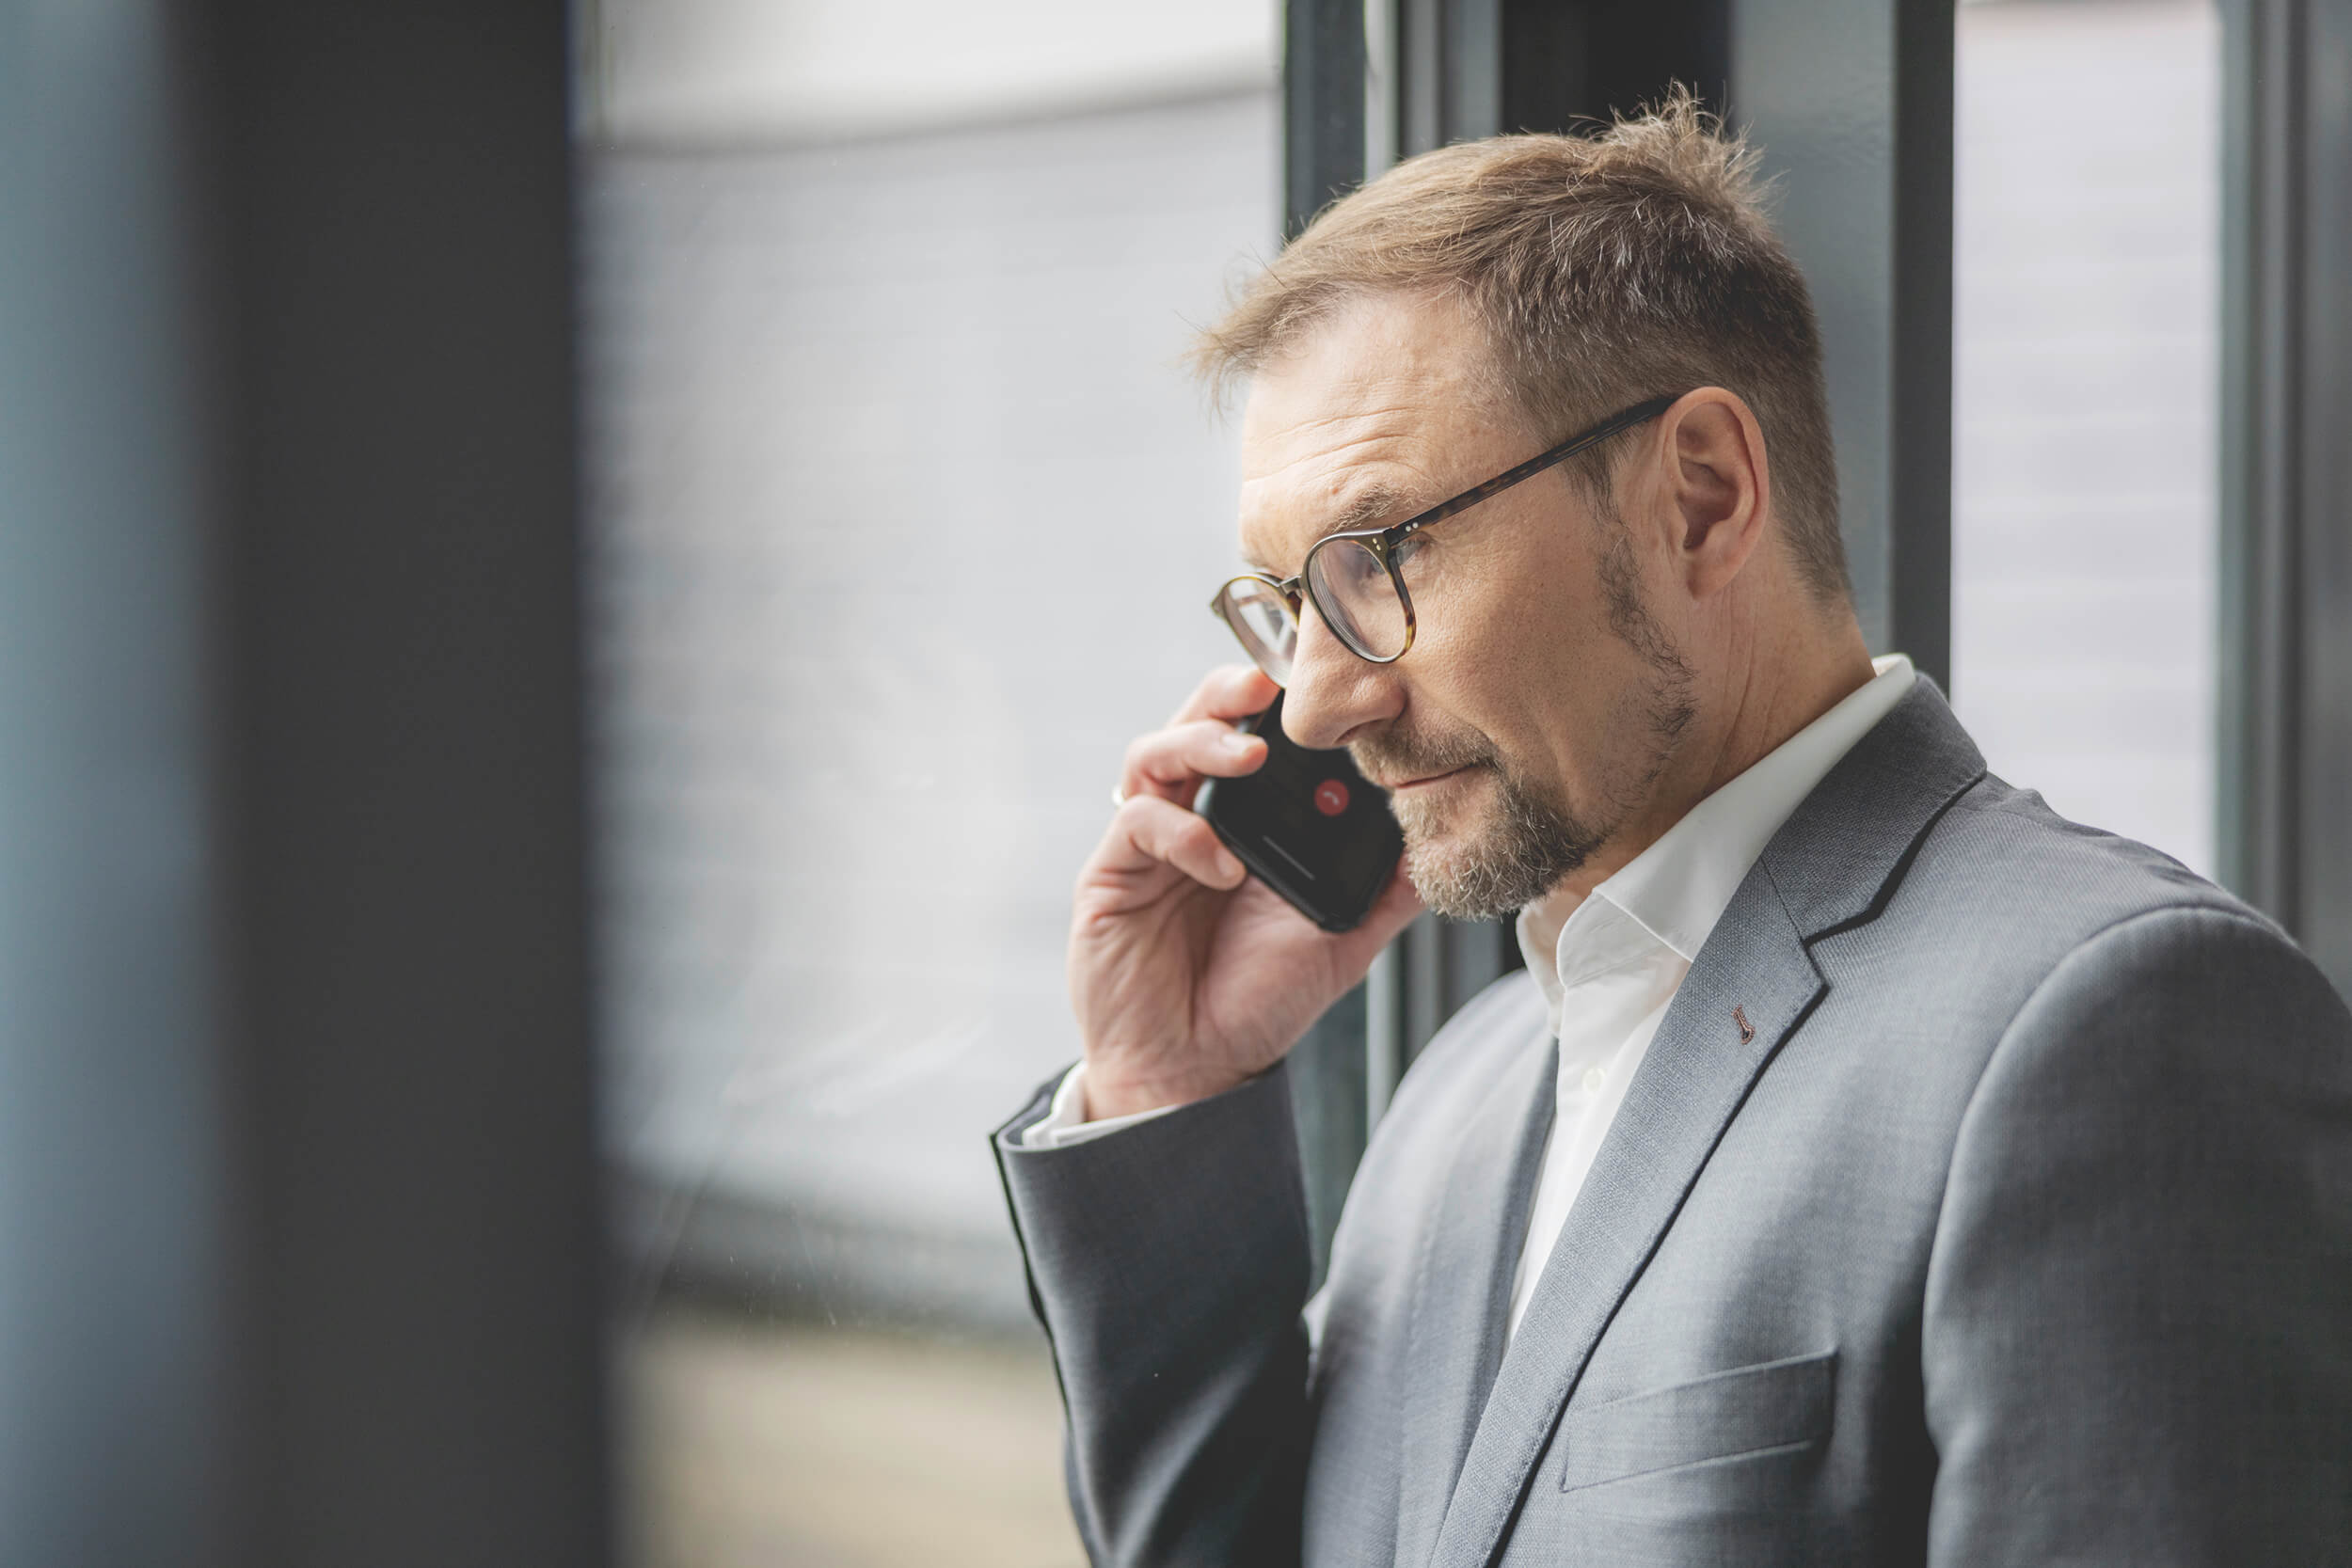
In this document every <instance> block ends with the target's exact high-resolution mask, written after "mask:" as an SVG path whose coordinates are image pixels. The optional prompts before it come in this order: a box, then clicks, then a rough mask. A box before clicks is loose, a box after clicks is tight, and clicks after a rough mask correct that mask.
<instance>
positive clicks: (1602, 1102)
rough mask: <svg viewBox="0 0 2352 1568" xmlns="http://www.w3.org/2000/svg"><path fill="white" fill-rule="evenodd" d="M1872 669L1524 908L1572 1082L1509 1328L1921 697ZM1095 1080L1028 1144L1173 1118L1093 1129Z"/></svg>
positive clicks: (1075, 1072)
mask: <svg viewBox="0 0 2352 1568" xmlns="http://www.w3.org/2000/svg"><path fill="white" fill-rule="evenodd" d="M1874 667H1875V668H1876V670H1877V672H1878V673H1877V676H1876V678H1874V679H1872V680H1870V681H1868V682H1867V683H1866V684H1865V685H1863V686H1862V687H1861V688H1859V689H1856V690H1855V691H1853V692H1852V693H1851V694H1850V695H1848V696H1847V697H1846V699H1845V700H1844V701H1842V702H1840V703H1839V704H1837V705H1836V706H1835V707H1833V708H1831V709H1830V710H1829V711H1828V712H1827V713H1824V714H1822V715H1821V716H1820V718H1819V719H1816V720H1815V721H1813V722H1812V723H1810V724H1807V725H1806V726H1805V727H1804V729H1802V730H1799V731H1798V732H1797V733H1796V734H1795V735H1792V736H1789V737H1788V739H1787V740H1785V741H1783V742H1782V743H1781V744H1780V745H1779V746H1778V747H1777V748H1775V749H1774V750H1773V751H1772V752H1769V753H1767V754H1766V755H1765V756H1764V757H1762V758H1761V759H1759V760H1758V761H1757V762H1756V764H1755V765H1754V766H1753V767H1751V768H1748V770H1747V771H1746V772H1744V773H1741V774H1740V776H1739V777H1738V778H1735V779H1733V780H1732V781H1731V782H1730V783H1728V784H1724V786H1723V787H1722V788H1720V789H1718V790H1716V791H1715V793H1713V794H1712V795H1709V796H1708V798H1707V799H1706V800H1701V801H1700V802H1699V803H1698V804H1697V805H1695V806H1693V807H1692V808H1691V810H1690V811H1689V813H1687V814H1686V815H1685V816H1683V818H1682V820H1680V821H1679V822H1677V823H1676V824H1675V825H1674V826H1673V827H1671V828H1669V829H1667V830H1666V832H1664V833H1663V834H1662V835H1661V836H1660V838H1659V839H1658V841H1657V842H1656V843H1655V844H1652V845H1651V846H1650V847H1648V848H1646V849H1645V850H1643V851H1642V852H1641V853H1640V854H1639V855H1636V856H1635V857H1634V858H1633V859H1632V860H1631V861H1630V862H1629V863H1627V864H1626V865H1625V866H1624V867H1623V868H1621V869H1620V870H1619V871H1618V872H1617V873H1616V875H1614V876H1613V877H1611V878H1610V879H1608V880H1607V881H1604V882H1602V883H1601V884H1600V885H1599V886H1598V887H1597V888H1595V889H1593V891H1592V894H1591V895H1590V896H1589V897H1586V898H1584V899H1582V900H1581V902H1580V901H1579V900H1578V899H1577V897H1576V895H1574V894H1572V893H1563V894H1555V895H1553V896H1552V897H1551V898H1549V899H1547V900H1545V901H1544V902H1542V903H1539V904H1531V905H1529V906H1528V907H1527V908H1526V909H1524V910H1521V911H1519V917H1518V939H1519V950H1520V952H1521V953H1522V954H1523V955H1524V956H1525V958H1526V959H1527V967H1528V971H1529V973H1531V974H1533V975H1534V978H1535V984H1536V985H1537V986H1538V987H1539V988H1540V989H1541V990H1542V991H1543V993H1544V1001H1545V1004H1546V1006H1547V1007H1548V1008H1549V1013H1550V1018H1551V1026H1552V1031H1553V1033H1555V1034H1556V1035H1558V1036H1559V1037H1560V1076H1559V1087H1558V1090H1557V1094H1558V1100H1557V1101H1556V1103H1555V1104H1554V1107H1553V1116H1552V1123H1551V1135H1550V1139H1549V1142H1548V1143H1547V1144H1546V1145H1545V1147H1544V1156H1543V1164H1542V1167H1541V1170H1540V1172H1539V1174H1538V1175H1537V1177H1536V1182H1535V1201H1534V1206H1533V1208H1532V1209H1531V1210H1530V1212H1529V1215H1528V1225H1527V1237H1526V1240H1525V1241H1524V1242H1523V1243H1521V1247H1520V1251H1519V1266H1518V1275H1517V1276H1516V1278H1515V1279H1514V1280H1513V1282H1512V1286H1511V1313H1510V1318H1509V1321H1508V1329H1509V1332H1511V1333H1514V1334H1516V1333H1517V1332H1518V1326H1519V1319H1520V1317H1521V1316H1522V1315H1523V1314H1524V1313H1525V1312H1526V1310H1527V1303H1528V1299H1529V1297H1531V1296H1532V1295H1533V1294H1534V1289H1535V1281H1536V1280H1537V1279H1538V1278H1540V1277H1541V1276H1542V1274H1543V1269H1544V1264H1545V1262H1546V1261H1547V1260H1549V1258H1550V1257H1551V1249H1552V1246H1553V1243H1556V1242H1557V1241H1558V1240H1559V1238H1560V1227H1561V1226H1562V1225H1563V1224H1564V1223H1565V1221H1566V1219H1567V1217H1568V1211H1569V1210H1570V1209H1572V1208H1574V1207H1575V1205H1576V1196H1577V1194H1578V1193H1579V1192H1580V1191H1581V1189H1582V1188H1583V1185H1584V1177H1585V1174H1586V1173H1587V1172H1588V1171H1590V1170H1591V1169H1592V1167H1593V1157H1594V1156H1595V1155H1596V1154H1597V1153H1598V1152H1599V1150H1600V1144H1601V1139H1602V1138H1603V1137H1605V1136H1606V1135H1607V1134H1608V1132H1609V1126H1610V1123H1611V1122H1612V1121H1613V1120H1615V1118H1616V1115H1617V1107H1618V1106H1619V1105H1621V1104H1623V1103H1624V1101H1625V1092H1626V1088H1627V1086H1628V1085H1629V1084H1631V1083H1632V1081H1633V1075H1634V1073H1635V1072H1636V1071H1638V1070H1639V1069H1640V1068H1641V1065H1642V1057H1643V1055H1644V1054H1645V1053H1646V1052H1647V1051H1648V1050H1649V1042H1650V1037H1651V1036H1653V1035H1655V1034H1656V1033H1657V1032H1658V1024H1659V1022H1660V1020H1661V1019H1663V1018H1664V1017H1665V1016H1666V1007H1667V1005H1668V1004H1670V1003H1671V1002H1673V1001H1674V996H1675V992H1676V990H1678V989H1680V987H1681V985H1682V980H1683V976H1684V975H1686V974H1690V973H1691V964H1692V960H1694V959H1695V958H1697V957H1698V952H1699V948H1700V947H1701V946H1702V945H1704V944H1705V942H1706V941H1707V938H1708V933H1709V932H1710V931H1712V930H1714V928H1715V922H1716V921H1718V920H1720V919H1722V918H1723V913H1724V909H1725V908H1726V907H1728V906H1729V905H1730V903H1731V895H1733V894H1734V893H1736V892H1738V891H1739V888H1740V881H1741V880H1742V879H1745V878H1746V876H1747V874H1748V868H1749V867H1750V866H1752V865H1754V864H1755V863H1756V857H1757V856H1759V855H1761V854H1762V853H1763V852H1764V846H1765V845H1766V844H1767V843H1769V842H1770V841H1771V839H1772V835H1773V834H1774V833H1775V832H1779V831H1780V826H1781V824H1782V823H1784V822H1786V821H1788V817H1789V815H1790V814H1791V813H1793V812H1794V811H1795V810H1796V809H1797V806H1798V805H1799V803H1800V802H1802V801H1803V800H1804V798H1805V797H1806V796H1807V795H1810V794H1811V793H1813V789H1814V786H1815V785H1816V784H1820V782H1821V780H1822V778H1823V777H1824V776H1825V775H1827V773H1828V772H1829V770H1830V769H1831V768H1835V767H1836V765H1837V761H1838V759H1839V758H1841V757H1843V756H1844V755H1845V754H1846V753H1847V752H1849V751H1851V750H1852V749H1853V745H1854V743H1855V742H1856V741H1858V740H1860V739H1861V738H1862V737H1863V736H1865V735H1867V734H1868V733H1869V731H1870V729H1871V727H1872V726H1873V725H1875V724H1876V723H1877V722H1878V721H1880V720H1882V719H1883V718H1885V717H1886V715H1887V713H1888V712H1889V711H1890V710H1892V709H1893V707H1894V706H1895V704H1896V703H1897V702H1898V701H1899V700H1900V699H1901V697H1902V695H1903V693H1904V692H1906V691H1908V690H1910V689H1911V682H1912V669H1911V661H1910V660H1909V659H1908V658H1905V657H1903V656H1902V655H1900V654H1891V655H1889V656H1887V657H1884V658H1881V659H1878V660H1877V661H1875V666H1874ZM1547 948H1549V950H1550V952H1551V955H1552V961H1551V962H1550V963H1549V964H1547V963H1545V962H1544V961H1543V955H1544V953H1545V951H1546V949H1547ZM1084 1076H1085V1066H1084V1064H1083V1063H1081V1064H1080V1065H1079V1066H1077V1067H1074V1068H1072V1069H1070V1071H1069V1073H1068V1074H1067V1075H1066V1076H1065V1077H1064V1078H1063V1079H1062V1081H1061V1084H1060V1085H1059V1086H1057V1088H1056V1090H1055V1091H1054V1102H1053V1106H1052V1108H1051V1110H1050V1111H1049V1112H1048V1114H1047V1115H1046V1116H1045V1117H1043V1118H1042V1119H1041V1120H1040V1121H1038V1122H1037V1123H1036V1124H1035V1125H1033V1126H1031V1127H1030V1128H1028V1129H1027V1130H1026V1131H1025V1132H1023V1133H1022V1142H1023V1143H1024V1144H1025V1146H1026V1147H1028V1148H1061V1147H1063V1146H1065V1145H1068V1144H1073V1143H1079V1142H1083V1141H1084V1140H1086V1139H1088V1138H1096V1137H1103V1136H1105V1135H1107V1134H1109V1133H1112V1132H1118V1131H1119V1130H1120V1129H1121V1128H1124V1127H1132V1126H1134V1125H1135V1124H1136V1122H1139V1121H1144V1120H1148V1119H1149V1118H1151V1117H1156V1116H1165V1115H1167V1114H1168V1111H1170V1110H1173V1109H1175V1107H1173V1106H1165V1107H1162V1108H1160V1109H1157V1110H1151V1111H1137V1112H1136V1113H1134V1114H1133V1115H1130V1116H1123V1117H1105V1118H1104V1119H1103V1120H1101V1121H1089V1120H1087V1119H1086V1085H1085V1082H1084Z"/></svg>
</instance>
